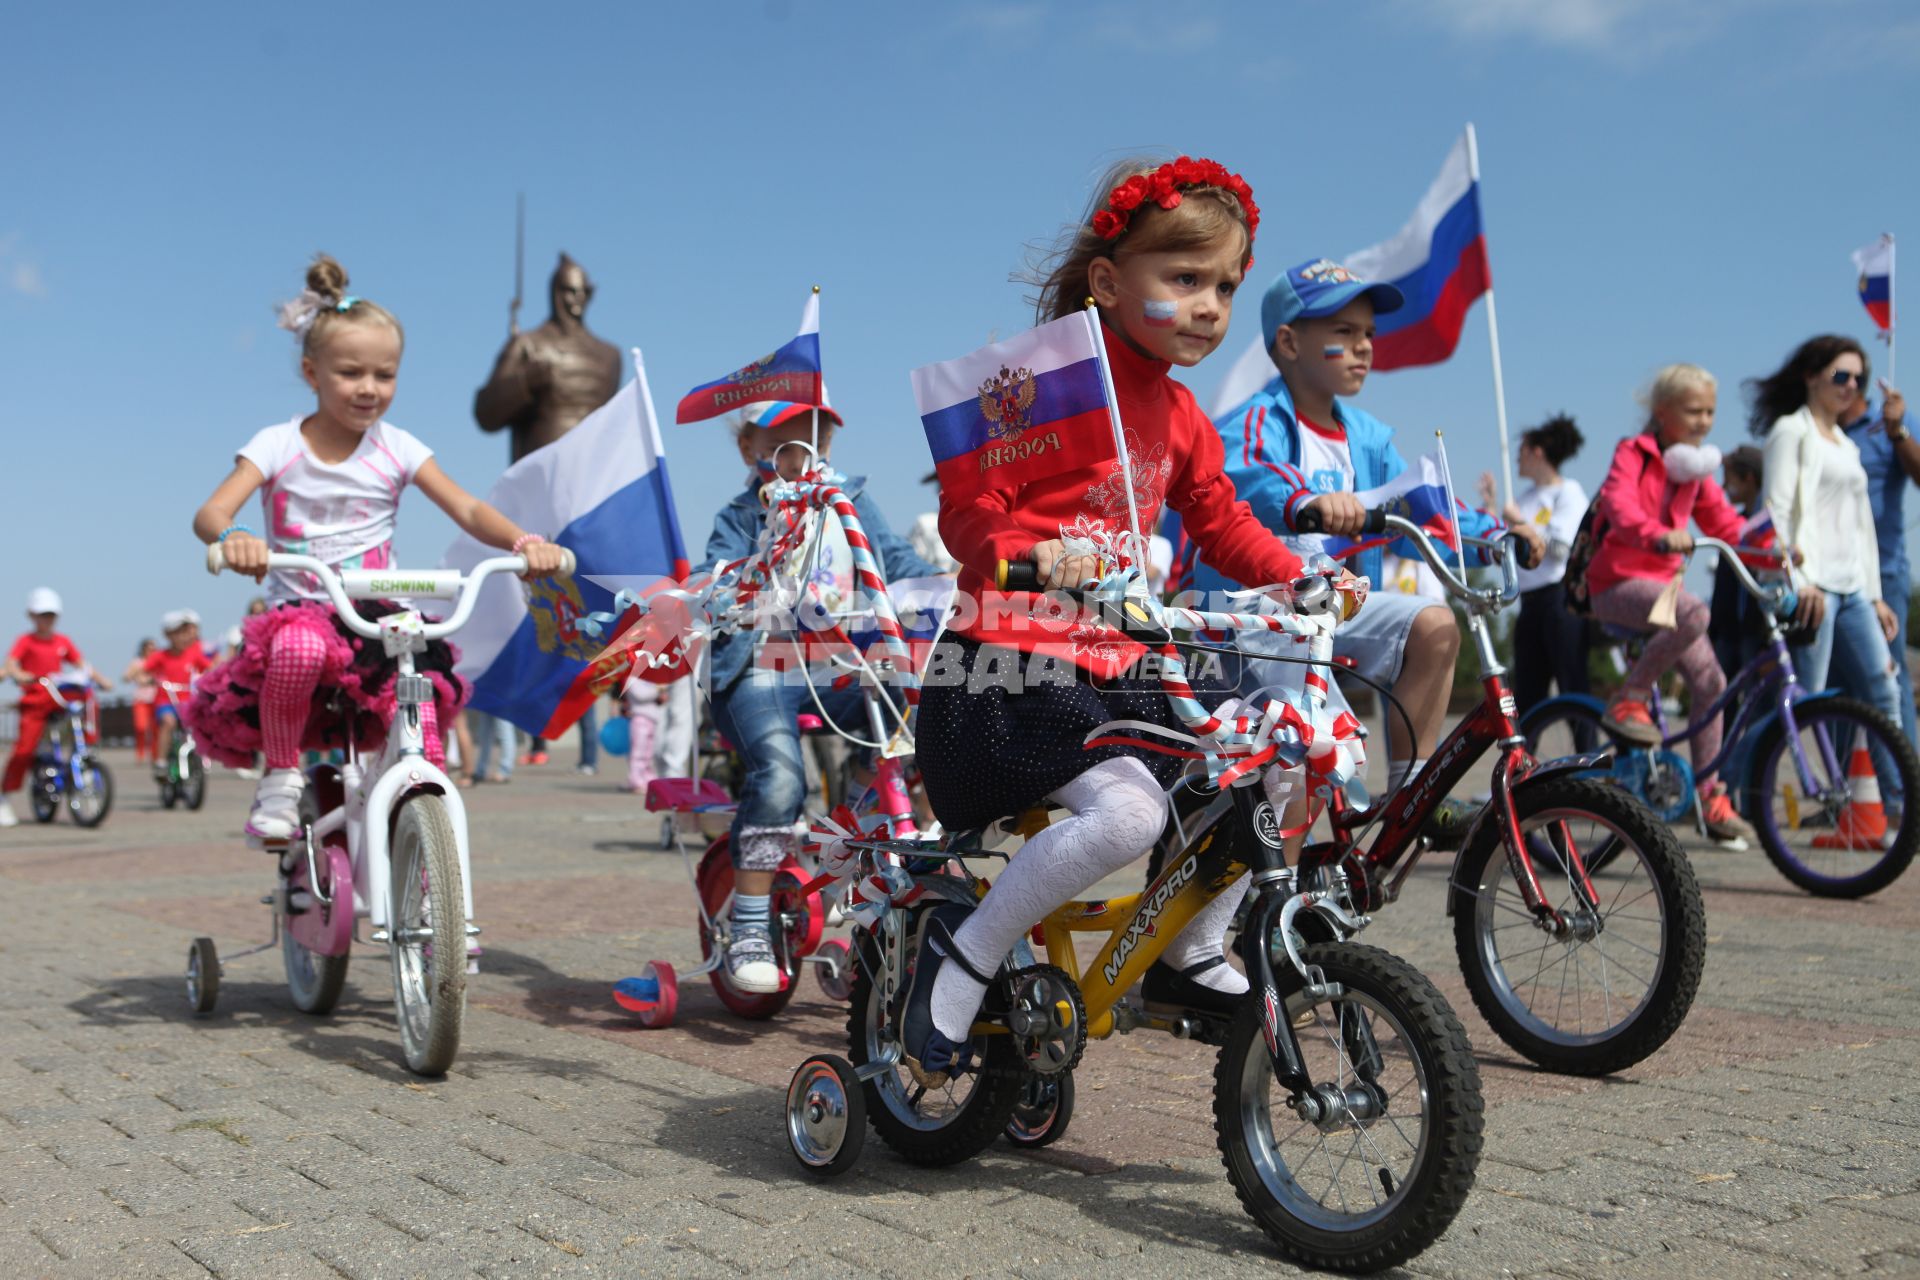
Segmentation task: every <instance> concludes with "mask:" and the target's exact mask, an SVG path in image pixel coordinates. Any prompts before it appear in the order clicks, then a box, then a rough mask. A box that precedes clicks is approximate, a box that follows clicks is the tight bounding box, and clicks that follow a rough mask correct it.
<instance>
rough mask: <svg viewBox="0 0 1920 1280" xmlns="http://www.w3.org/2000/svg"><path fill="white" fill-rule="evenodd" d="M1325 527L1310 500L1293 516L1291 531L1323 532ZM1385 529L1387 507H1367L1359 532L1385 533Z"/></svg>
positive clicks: (1324, 522) (1323, 521)
mask: <svg viewBox="0 0 1920 1280" xmlns="http://www.w3.org/2000/svg"><path fill="white" fill-rule="evenodd" d="M1326 528H1327V524H1326V521H1325V520H1324V519H1322V518H1321V515H1320V513H1319V512H1318V511H1316V510H1314V507H1313V504H1312V503H1311V502H1309V503H1308V504H1307V505H1306V506H1304V507H1302V508H1301V509H1300V514H1299V515H1297V516H1295V517H1294V518H1293V531H1294V532H1295V533H1324V532H1326ZM1386 531H1387V509H1386V508H1385V507H1369V508H1367V514H1366V521H1365V523H1364V524H1362V525H1361V526H1360V532H1362V533H1385V532H1386Z"/></svg>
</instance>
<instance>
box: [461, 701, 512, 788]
mask: <svg viewBox="0 0 1920 1280" xmlns="http://www.w3.org/2000/svg"><path fill="white" fill-rule="evenodd" d="M467 721H468V732H469V733H471V734H472V736H473V776H474V777H475V778H484V777H486V776H488V774H489V773H491V772H492V770H489V769H488V768H487V766H488V765H489V764H490V763H492V760H493V755H494V752H495V751H498V752H499V753H500V769H499V773H500V776H501V777H503V778H511V777H512V776H513V748H514V742H513V722H512V721H511V720H503V719H501V718H500V717H499V716H494V715H489V714H488V713H486V712H485V711H476V710H474V709H473V708H472V707H468V708H467Z"/></svg>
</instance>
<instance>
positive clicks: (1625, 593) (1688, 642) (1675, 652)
mask: <svg viewBox="0 0 1920 1280" xmlns="http://www.w3.org/2000/svg"><path fill="white" fill-rule="evenodd" d="M1666 586H1667V584H1666V582H1664V581H1661V580H1657V579H1654V578H1629V579H1627V580H1626V581H1625V582H1621V583H1618V584H1616V585H1614V586H1611V587H1608V588H1607V589H1606V590H1605V591H1601V592H1597V593H1596V594H1595V595H1594V597H1593V616H1594V617H1596V618H1598V619H1599V620H1600V621H1602V622H1605V623H1610V624H1612V625H1613V626H1616V627H1625V628H1629V629H1631V630H1635V631H1643V632H1647V635H1648V638H1647V643H1646V648H1644V649H1642V650H1641V651H1640V657H1639V658H1638V659H1636V660H1635V662H1634V664H1633V667H1632V669H1631V670H1629V671H1628V672H1627V686H1626V687H1627V689H1628V690H1629V691H1631V692H1632V693H1635V694H1638V695H1640V696H1642V697H1649V696H1651V695H1652V691H1653V687H1654V685H1655V684H1656V683H1658V681H1659V679H1660V677H1661V676H1663V675H1665V674H1666V673H1667V672H1668V671H1669V670H1671V669H1673V668H1675V667H1678V668H1679V669H1680V676H1681V678H1682V679H1684V680H1685V681H1686V682H1687V694H1688V696H1689V701H1690V702H1691V704H1692V707H1693V710H1694V714H1696V715H1698V714H1699V713H1700V712H1702V711H1705V710H1706V709H1707V708H1708V707H1710V706H1712V705H1713V700H1714V699H1715V698H1718V697H1719V696H1720V695H1721V693H1723V692H1724V691H1725V690H1726V687H1727V677H1726V675H1725V674H1724V673H1723V672H1722V671H1721V670H1720V662H1719V659H1717V658H1715V657H1714V656H1713V645H1712V643H1711V642H1710V641H1709V640H1708V639H1707V616H1708V612H1707V606H1706V605H1705V604H1703V603H1701V601H1700V598H1699V597H1698V596H1696V595H1694V594H1693V593H1692V592H1690V591H1684V590H1683V591H1682V592H1681V593H1680V598H1679V599H1678V600H1677V601H1675V603H1674V611H1673V612H1674V625H1673V627H1672V629H1670V630H1660V631H1650V632H1648V631H1647V615H1648V614H1650V613H1652V612H1653V602H1654V601H1655V600H1656V599H1658V598H1659V596H1660V593H1661V592H1662V591H1664V590H1666ZM1688 749H1689V751H1690V752H1691V753H1692V755H1693V767H1694V771H1695V776H1694V782H1695V784H1696V785H1698V786H1699V787H1700V789H1701V790H1703V791H1704V790H1705V789H1706V788H1707V787H1709V786H1711V785H1712V783H1713V777H1712V775H1706V776H1701V775H1700V773H1699V770H1700V769H1701V768H1702V767H1703V766H1705V765H1706V764H1708V763H1709V762H1711V761H1712V759H1713V758H1714V756H1715V755H1717V754H1719V751H1720V717H1719V716H1717V715H1716V716H1715V717H1713V721H1712V723H1710V724H1702V725H1700V726H1699V729H1698V731H1697V732H1696V733H1695V735H1694V737H1693V738H1692V739H1691V740H1690V742H1689V744H1688Z"/></svg>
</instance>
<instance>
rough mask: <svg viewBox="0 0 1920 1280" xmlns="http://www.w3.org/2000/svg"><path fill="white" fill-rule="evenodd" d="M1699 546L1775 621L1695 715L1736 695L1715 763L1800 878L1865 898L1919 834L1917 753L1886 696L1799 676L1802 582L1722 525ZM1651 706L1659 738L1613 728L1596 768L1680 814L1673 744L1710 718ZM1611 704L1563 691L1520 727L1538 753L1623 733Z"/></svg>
mask: <svg viewBox="0 0 1920 1280" xmlns="http://www.w3.org/2000/svg"><path fill="white" fill-rule="evenodd" d="M1694 546H1695V549H1696V550H1699V549H1701V548H1706V549H1709V550H1713V551H1716V552H1718V553H1719V554H1720V555H1721V556H1722V557H1723V558H1724V561H1725V563H1727V564H1730V565H1731V566H1732V567H1733V572H1734V576H1735V577H1736V578H1737V579H1738V580H1739V583H1740V586H1741V587H1742V588H1743V589H1744V590H1746V591H1747V593H1748V594H1750V595H1751V596H1753V598H1754V599H1755V600H1757V601H1759V602H1760V604H1761V606H1762V616H1763V617H1764V618H1765V620H1766V628H1767V646H1766V648H1765V649H1763V650H1762V651H1761V652H1760V654H1759V655H1758V656H1757V657H1755V658H1754V659H1753V661H1751V662H1749V663H1747V665H1746V666H1744V667H1742V668H1741V669H1740V670H1739V671H1738V672H1735V673H1734V674H1733V677H1732V679H1731V680H1729V681H1728V683H1727V688H1726V691H1725V692H1724V693H1722V694H1721V695H1720V697H1719V699H1718V700H1717V701H1716V702H1715V703H1714V704H1713V706H1712V707H1710V708H1709V709H1708V711H1707V714H1706V715H1705V716H1700V717H1697V718H1696V719H1697V721H1698V722H1699V723H1705V722H1706V721H1707V720H1709V719H1710V718H1711V717H1714V716H1718V715H1719V714H1720V713H1721V712H1722V711H1723V710H1725V709H1726V708H1727V707H1728V706H1730V705H1736V704H1737V708H1738V709H1737V710H1736V711H1735V712H1734V714H1733V720H1732V723H1731V724H1729V725H1728V726H1727V732H1726V735H1725V737H1724V738H1723V739H1722V743H1721V747H1720V751H1719V752H1718V754H1716V755H1715V756H1714V758H1713V759H1712V760H1711V761H1710V762H1708V764H1707V765H1706V767H1705V771H1706V772H1713V773H1719V774H1720V775H1721V776H1722V777H1724V778H1725V779H1726V780H1727V783H1728V789H1729V791H1730V792H1731V793H1732V795H1733V797H1734V800H1735V803H1736V804H1737V806H1738V807H1739V809H1740V812H1741V814H1742V815H1743V816H1744V817H1745V818H1746V819H1747V821H1748V822H1751V823H1752V824H1753V826H1754V829H1755V830H1756V831H1757V832H1758V833H1759V836H1760V844H1761V847H1762V848H1763V849H1765V850H1766V854H1767V858H1768V859H1769V860H1770V861H1771V862H1772V863H1773V865H1774V866H1775V867H1778V868H1779V870H1780V874H1781V875H1784V876H1785V877H1786V878H1787V879H1789V880H1791V881H1792V882H1793V883H1794V884H1796V885H1798V886H1800V887H1801V888H1802V889H1805V890H1806V891H1807V892H1809V893H1813V894H1817V895H1819V896H1821V897H1823V898H1860V897H1864V896H1866V895H1867V894H1869V893H1874V892H1877V891H1878V890H1881V889H1884V888H1886V887H1887V886H1888V885H1889V884H1892V883H1893V882H1894V881H1895V880H1896V879H1898V878H1899V876H1900V873H1901V872H1903V871H1905V870H1906V869H1907V864H1908V863H1910V862H1912V861H1913V855H1914V850H1915V848H1916V846H1917V845H1920V806H1909V805H1907V804H1905V803H1904V801H1905V799H1906V798H1907V797H1912V796H1915V795H1920V756H1916V755H1915V752H1914V749H1913V744H1912V743H1910V742H1909V741H1908V740H1907V738H1906V735H1905V734H1903V733H1902V732H1901V731H1900V726H1899V725H1897V724H1895V723H1894V722H1893V721H1892V720H1890V719H1888V717H1887V716H1886V715H1885V714H1884V713H1882V712H1881V711H1879V710H1878V709H1876V708H1874V707H1870V706H1868V705H1867V704H1866V703H1864V702H1860V701H1858V700H1857V699H1854V698H1849V697H1845V696H1843V695H1842V694H1840V693H1839V692H1838V691H1836V690H1831V689H1828V690H1823V691H1820V692H1814V691H1810V690H1807V689H1804V688H1802V687H1801V685H1800V682H1799V680H1798V679H1796V678H1795V676H1794V672H1793V663H1792V661H1791V660H1790V658H1789V656H1788V651H1787V641H1786V636H1785V634H1784V632H1783V631H1782V630H1781V620H1782V619H1785V618H1791V617H1792V616H1793V612H1794V609H1795V607H1796V605H1797V603H1798V601H1797V598H1796V596H1795V594H1794V590H1793V588H1792V586H1790V585H1789V584H1787V583H1779V584H1775V585H1762V584H1761V583H1760V582H1758V581H1756V580H1755V579H1754V576H1753V574H1752V573H1751V572H1749V571H1748V569H1747V566H1746V565H1745V564H1743V563H1741V560H1740V556H1739V551H1740V548H1735V547H1731V546H1729V545H1727V544H1726V543H1724V542H1721V541H1720V540H1719V539H1717V538H1706V537H1696V538H1695V539H1694ZM1749 550H1751V549H1749ZM1652 708H1653V714H1654V723H1655V725H1656V726H1657V727H1658V729H1659V731H1660V742H1659V745H1657V746H1642V745H1640V744H1638V743H1632V742H1628V741H1625V740H1624V739H1621V738H1618V737H1617V736H1616V737H1613V745H1614V747H1615V755H1614V758H1613V761H1612V764H1611V766H1610V767H1608V768H1603V769H1599V770H1596V771H1594V774H1593V775H1592V776H1596V777H1603V778H1605V779H1607V780H1608V781H1610V782H1613V783H1614V784H1616V785H1617V786H1620V787H1621V788H1623V789H1625V790H1626V791H1629V792H1631V793H1632V794H1634V795H1636V796H1638V797H1639V798H1640V799H1641V800H1643V801H1644V802H1646V804H1647V806H1648V807H1649V808H1651V809H1652V810H1653V811H1654V812H1655V813H1658V814H1659V815H1660V816H1661V817H1663V818H1665V819H1666V820H1667V821H1669V822H1674V821H1678V820H1679V819H1681V818H1684V817H1686V816H1687V814H1688V813H1689V812H1691V811H1692V810H1693V809H1694V808H1695V804H1696V802H1695V795H1694V776H1695V772H1694V770H1693V768H1692V767H1691V766H1690V765H1689V764H1688V762H1687V760H1686V758H1684V757H1683V756H1681V755H1680V754H1679V753H1678V752H1676V751H1675V750H1674V748H1675V746H1676V745H1678V744H1679V743H1682V742H1685V741H1688V740H1690V739H1691V738H1693V737H1694V736H1695V734H1697V733H1698V732H1699V730H1698V729H1697V728H1696V727H1695V726H1694V725H1692V724H1688V725H1683V726H1681V727H1680V728H1679V729H1672V728H1670V727H1669V725H1668V723H1667V719H1666V715H1665V713H1664V711H1663V710H1662V709H1661V707H1660V699H1658V698H1654V699H1652ZM1605 712H1606V708H1605V705H1604V704H1603V703H1602V702H1601V701H1600V700H1599V699H1598V698H1595V697H1592V696H1590V695H1587V694H1563V695H1562V696H1560V697H1557V698H1549V699H1548V700H1547V701H1545V702H1543V703H1541V704H1540V705H1539V706H1537V707H1535V708H1534V709H1533V710H1531V711H1529V712H1528V713H1527V714H1526V716H1525V717H1524V718H1523V719H1522V720H1521V722H1520V729H1521V732H1522V733H1524V734H1525V735H1526V737H1527V744H1528V746H1529V747H1530V748H1531V749H1532V750H1533V753H1534V755H1535V756H1536V757H1537V758H1539V759H1542V760H1548V759H1555V758H1559V757H1563V756H1571V755H1575V754H1578V753H1579V752H1580V751H1581V750H1582V749H1583V745H1584V744H1590V743H1593V742H1596V741H1599V740H1602V739H1605V738H1607V737H1609V736H1612V735H1609V734H1608V733H1607V732H1606V730H1604V729H1603V728H1601V719H1602V717H1603V716H1604V715H1605ZM1585 749H1589V750H1590V749H1591V748H1590V747H1585Z"/></svg>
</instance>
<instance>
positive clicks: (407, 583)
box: [367, 578, 437, 596]
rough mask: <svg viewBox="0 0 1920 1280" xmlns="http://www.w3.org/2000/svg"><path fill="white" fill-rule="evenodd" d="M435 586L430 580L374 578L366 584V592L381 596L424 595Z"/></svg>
mask: <svg viewBox="0 0 1920 1280" xmlns="http://www.w3.org/2000/svg"><path fill="white" fill-rule="evenodd" d="M436 585H437V584H435V582H434V581H433V579H431V578H375V579H374V580H373V581H371V582H369V583H368V584H367V590H369V591H377V592H379V593H380V594H381V595H383V596H410V595H426V594H428V593H429V592H431V591H433V590H434V589H435V587H436Z"/></svg>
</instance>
